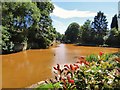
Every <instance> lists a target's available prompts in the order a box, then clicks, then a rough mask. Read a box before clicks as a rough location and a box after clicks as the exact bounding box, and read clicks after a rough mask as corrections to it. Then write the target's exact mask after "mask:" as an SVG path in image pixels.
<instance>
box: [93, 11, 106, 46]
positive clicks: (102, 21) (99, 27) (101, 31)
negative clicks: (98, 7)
mask: <svg viewBox="0 0 120 90" xmlns="http://www.w3.org/2000/svg"><path fill="white" fill-rule="evenodd" d="M107 26H108V22H107V19H106V16H105V15H104V13H103V12H101V11H99V12H98V13H97V16H95V17H94V21H93V22H92V28H93V29H94V30H95V32H96V36H95V38H96V44H103V42H104V39H103V37H104V36H105V35H106V32H107Z"/></svg>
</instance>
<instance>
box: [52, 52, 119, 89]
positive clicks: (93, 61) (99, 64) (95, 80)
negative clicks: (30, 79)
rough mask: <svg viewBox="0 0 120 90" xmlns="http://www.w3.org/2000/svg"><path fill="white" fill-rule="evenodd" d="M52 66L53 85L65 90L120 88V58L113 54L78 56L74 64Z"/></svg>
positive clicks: (101, 53)
mask: <svg viewBox="0 0 120 90" xmlns="http://www.w3.org/2000/svg"><path fill="white" fill-rule="evenodd" d="M61 67H62V66H60V65H59V64H57V66H56V67H53V68H54V70H55V71H54V74H55V80H54V81H51V82H52V85H53V86H54V85H55V84H56V83H57V87H58V88H62V89H65V90H69V89H72V90H102V89H103V90H105V89H116V88H117V89H119V88H120V58H119V57H118V56H117V55H113V54H104V53H103V52H100V53H99V55H90V56H87V57H80V58H78V60H77V62H76V63H74V64H70V65H68V64H66V65H64V66H63V68H61Z"/></svg>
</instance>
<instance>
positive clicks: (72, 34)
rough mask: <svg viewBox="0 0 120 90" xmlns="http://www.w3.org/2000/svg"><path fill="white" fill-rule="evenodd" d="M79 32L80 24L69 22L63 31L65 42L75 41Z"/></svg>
mask: <svg viewBox="0 0 120 90" xmlns="http://www.w3.org/2000/svg"><path fill="white" fill-rule="evenodd" d="M79 33H80V26H79V24H77V23H74V22H73V23H71V24H70V25H69V26H68V28H67V30H66V31H65V42H66V43H76V42H77V40H78V37H79Z"/></svg>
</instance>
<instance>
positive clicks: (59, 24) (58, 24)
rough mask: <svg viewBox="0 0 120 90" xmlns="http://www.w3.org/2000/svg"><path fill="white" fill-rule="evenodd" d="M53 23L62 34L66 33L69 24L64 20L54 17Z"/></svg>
mask: <svg viewBox="0 0 120 90" xmlns="http://www.w3.org/2000/svg"><path fill="white" fill-rule="evenodd" d="M53 25H54V27H55V28H56V30H57V31H58V32H60V33H61V34H64V32H65V30H66V29H67V26H66V25H65V24H64V23H63V22H61V21H58V20H55V19H53Z"/></svg>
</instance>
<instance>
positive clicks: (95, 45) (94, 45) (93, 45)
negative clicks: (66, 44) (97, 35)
mask: <svg viewBox="0 0 120 90" xmlns="http://www.w3.org/2000/svg"><path fill="white" fill-rule="evenodd" d="M75 46H92V47H109V48H120V46H110V45H106V44H105V45H97V44H75Z"/></svg>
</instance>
